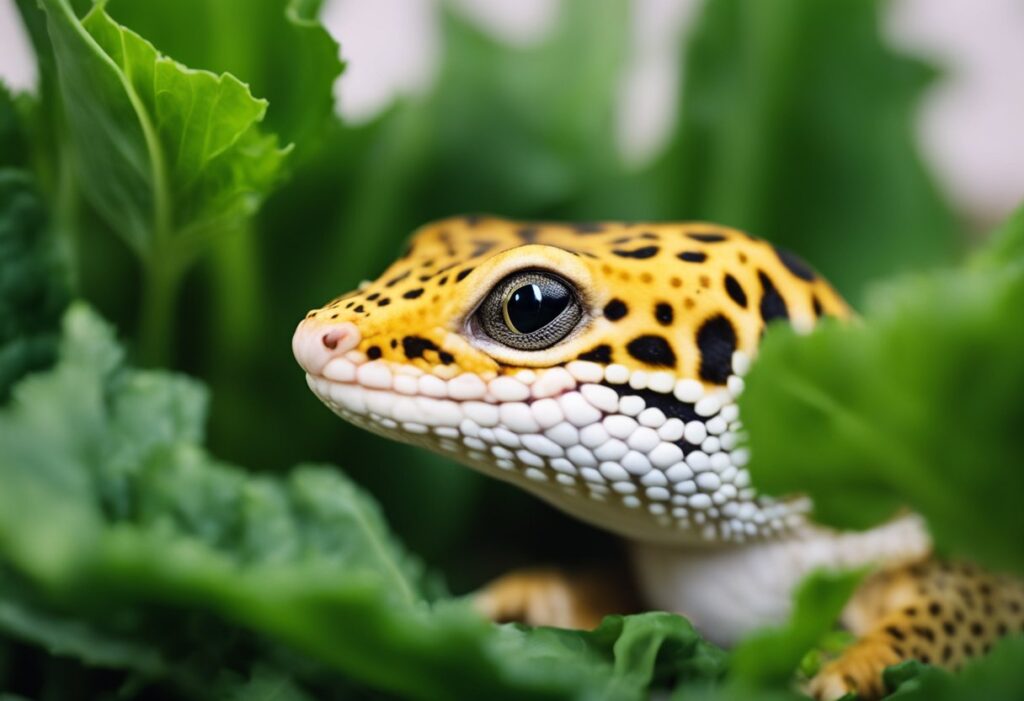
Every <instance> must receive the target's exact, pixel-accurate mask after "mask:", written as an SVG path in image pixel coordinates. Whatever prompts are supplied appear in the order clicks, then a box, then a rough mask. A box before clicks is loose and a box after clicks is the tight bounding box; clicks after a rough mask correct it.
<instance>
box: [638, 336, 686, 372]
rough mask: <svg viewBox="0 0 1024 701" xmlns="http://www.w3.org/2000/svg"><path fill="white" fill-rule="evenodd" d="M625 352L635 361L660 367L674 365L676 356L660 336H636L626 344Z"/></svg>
mask: <svg viewBox="0 0 1024 701" xmlns="http://www.w3.org/2000/svg"><path fill="white" fill-rule="evenodd" d="M626 350H627V351H628V352H629V354H630V355H631V356H633V357H634V358H636V359H637V360H639V361H641V362H643V363H647V364H648V365H656V366H660V367H666V368H671V367H675V365H676V354H675V351H673V350H672V346H671V345H669V342H668V341H666V340H665V339H664V338H662V337H661V336H654V335H649V334H645V335H643V336H637V337H636V338H634V339H633V340H632V341H630V342H629V343H627V344H626Z"/></svg>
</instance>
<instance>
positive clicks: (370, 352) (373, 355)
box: [366, 346, 382, 360]
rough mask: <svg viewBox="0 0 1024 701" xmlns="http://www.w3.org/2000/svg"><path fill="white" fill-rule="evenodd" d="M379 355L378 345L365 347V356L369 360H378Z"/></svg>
mask: <svg viewBox="0 0 1024 701" xmlns="http://www.w3.org/2000/svg"><path fill="white" fill-rule="evenodd" d="M381 355H382V354H381V350H380V346H370V347H369V348H367V349H366V357H367V358H369V359H370V360H378V359H379V358H380V356H381Z"/></svg>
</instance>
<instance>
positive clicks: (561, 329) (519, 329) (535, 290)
mask: <svg viewBox="0 0 1024 701" xmlns="http://www.w3.org/2000/svg"><path fill="white" fill-rule="evenodd" d="M582 315H583V311H582V308H581V307H580V303H579V300H578V299H577V298H576V293H575V292H574V291H573V289H572V288H571V287H570V286H569V285H568V284H567V283H566V282H565V281H564V280H562V279H561V278H559V277H557V276H555V275H552V274H551V273H544V272H540V271H525V272H519V273H514V274H512V275H509V276H508V277H507V278H505V279H504V280H502V281H501V282H499V283H498V284H497V285H495V286H494V289H492V290H491V291H490V293H489V294H488V295H487V298H486V299H485V300H484V303H483V305H481V307H480V310H479V311H478V312H477V317H478V321H479V323H480V326H481V328H483V330H484V332H485V333H486V334H487V335H488V336H490V337H491V338H492V339H494V340H495V341H497V342H498V343H501V344H503V345H506V346H508V347H510V348H515V349H516V350H526V351H531V350H543V349H545V348H550V347H551V346H553V345H555V344H556V343H558V342H559V341H561V340H562V339H563V338H565V337H566V336H568V335H569V333H570V332H571V331H572V330H573V329H574V328H576V324H577V323H579V320H580V318H581V317H582Z"/></svg>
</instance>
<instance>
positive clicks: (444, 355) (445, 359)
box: [437, 351, 455, 365]
mask: <svg viewBox="0 0 1024 701" xmlns="http://www.w3.org/2000/svg"><path fill="white" fill-rule="evenodd" d="M437 358H438V360H440V361H441V362H442V363H443V364H445V365H451V364H452V363H453V362H455V356H453V355H452V354H451V353H449V352H448V351H438V352H437Z"/></svg>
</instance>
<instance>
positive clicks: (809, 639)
mask: <svg viewBox="0 0 1024 701" xmlns="http://www.w3.org/2000/svg"><path fill="white" fill-rule="evenodd" d="M863 575H864V573H863V572H842V573H834V572H815V573H812V574H811V575H809V576H808V577H807V578H806V579H805V580H804V581H803V582H802V583H801V585H800V588H799V589H797V591H796V594H795V595H794V607H793V613H792V615H791V616H790V619H789V621H788V622H787V623H786V625H784V626H782V627H779V628H775V629H769V630H765V631H761V632H759V633H754V634H753V635H751V636H750V637H747V638H746V639H744V640H743V641H742V642H741V643H739V645H737V646H736V648H735V649H734V650H733V652H732V658H731V662H730V678H731V680H732V681H733V682H734V683H735V684H737V685H739V686H741V687H744V688H748V689H759V688H784V687H785V686H786V684H787V683H788V682H789V681H790V680H791V679H792V677H793V673H794V672H795V671H796V670H797V668H798V666H799V664H800V661H801V659H802V658H803V657H804V655H805V654H806V653H807V652H808V651H809V650H810V649H811V648H812V647H814V646H815V645H818V644H819V643H820V642H821V641H822V640H823V639H824V638H825V637H826V635H827V634H828V633H829V631H831V630H832V629H833V628H834V627H835V625H836V622H837V621H838V620H839V614H840V613H842V610H843V607H844V606H845V605H846V602H847V601H848V600H849V598H850V596H851V595H852V594H853V592H854V590H855V589H856V588H857V585H858V584H860V581H861V580H862V579H863Z"/></svg>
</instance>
